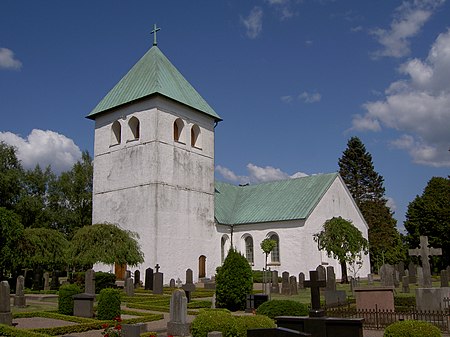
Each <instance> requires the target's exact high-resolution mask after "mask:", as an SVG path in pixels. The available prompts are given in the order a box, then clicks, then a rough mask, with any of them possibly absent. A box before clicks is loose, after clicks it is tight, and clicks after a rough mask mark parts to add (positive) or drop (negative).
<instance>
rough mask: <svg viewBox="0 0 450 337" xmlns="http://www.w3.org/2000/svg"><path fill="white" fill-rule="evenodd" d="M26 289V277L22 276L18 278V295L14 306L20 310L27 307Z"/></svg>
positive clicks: (15, 297)
mask: <svg viewBox="0 0 450 337" xmlns="http://www.w3.org/2000/svg"><path fill="white" fill-rule="evenodd" d="M24 289H25V277H23V276H22V275H20V276H18V277H17V281H16V295H15V296H14V306H15V307H19V308H24V307H26V299H25V294H24V291H23V290H24Z"/></svg>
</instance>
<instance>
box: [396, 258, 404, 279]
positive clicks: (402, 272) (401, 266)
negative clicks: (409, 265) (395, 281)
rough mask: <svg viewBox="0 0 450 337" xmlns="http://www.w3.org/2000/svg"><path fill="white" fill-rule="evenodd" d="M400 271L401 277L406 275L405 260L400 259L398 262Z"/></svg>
mask: <svg viewBox="0 0 450 337" xmlns="http://www.w3.org/2000/svg"><path fill="white" fill-rule="evenodd" d="M398 272H399V274H400V275H399V276H400V279H402V278H403V276H405V263H404V262H403V261H400V262H399V264H398Z"/></svg>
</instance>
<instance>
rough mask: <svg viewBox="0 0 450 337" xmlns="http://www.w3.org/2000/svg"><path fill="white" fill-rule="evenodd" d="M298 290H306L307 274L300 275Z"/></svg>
mask: <svg viewBox="0 0 450 337" xmlns="http://www.w3.org/2000/svg"><path fill="white" fill-rule="evenodd" d="M298 289H300V290H302V289H305V274H304V273H302V272H300V273H299V274H298Z"/></svg>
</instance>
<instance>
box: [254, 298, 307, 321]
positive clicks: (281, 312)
mask: <svg viewBox="0 0 450 337" xmlns="http://www.w3.org/2000/svg"><path fill="white" fill-rule="evenodd" d="M308 313H309V309H308V306H307V305H306V304H303V303H300V302H296V301H291V300H271V301H268V302H264V303H263V304H261V305H260V306H259V307H258V309H256V314H257V315H266V316H268V317H270V318H272V319H274V318H275V317H277V316H307V315H308Z"/></svg>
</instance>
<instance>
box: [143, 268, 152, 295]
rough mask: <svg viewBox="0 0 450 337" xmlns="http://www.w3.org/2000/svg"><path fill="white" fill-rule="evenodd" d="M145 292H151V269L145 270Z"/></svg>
mask: <svg viewBox="0 0 450 337" xmlns="http://www.w3.org/2000/svg"><path fill="white" fill-rule="evenodd" d="M144 289H145V290H153V269H152V268H147V269H145V285H144Z"/></svg>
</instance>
